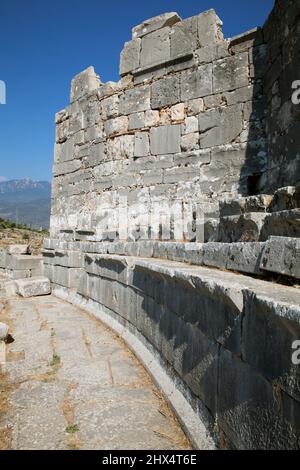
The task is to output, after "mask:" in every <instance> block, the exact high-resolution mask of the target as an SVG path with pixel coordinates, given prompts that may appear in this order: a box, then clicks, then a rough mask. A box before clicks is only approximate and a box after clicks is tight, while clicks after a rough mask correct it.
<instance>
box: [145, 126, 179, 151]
mask: <svg viewBox="0 0 300 470" xmlns="http://www.w3.org/2000/svg"><path fill="white" fill-rule="evenodd" d="M150 146H151V154H152V155H165V154H168V153H178V152H180V126H179V125H176V126H160V127H154V128H152V129H151V132H150Z"/></svg>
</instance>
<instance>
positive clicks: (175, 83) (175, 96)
mask: <svg viewBox="0 0 300 470" xmlns="http://www.w3.org/2000/svg"><path fill="white" fill-rule="evenodd" d="M178 101H180V85H179V77H178V76H170V77H165V78H162V79H161V80H157V81H156V82H154V83H153V84H152V85H151V108H152V109H155V108H163V107H164V106H171V105H172V104H175V103H178Z"/></svg>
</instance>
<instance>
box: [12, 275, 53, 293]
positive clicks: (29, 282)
mask: <svg viewBox="0 0 300 470" xmlns="http://www.w3.org/2000/svg"><path fill="white" fill-rule="evenodd" d="M16 288H17V294H19V295H20V296H21V297H35V296H37V295H48V294H50V293H51V287H50V281H49V279H48V278H46V277H32V278H30V279H19V280H18V281H16Z"/></svg>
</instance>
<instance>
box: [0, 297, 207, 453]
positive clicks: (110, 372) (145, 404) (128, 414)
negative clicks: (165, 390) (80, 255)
mask: <svg viewBox="0 0 300 470" xmlns="http://www.w3.org/2000/svg"><path fill="white" fill-rule="evenodd" d="M9 318H10V320H11V321H13V322H14V325H15V331H14V335H15V338H16V342H15V343H14V344H13V345H11V346H9V354H11V357H12V358H13V360H11V361H10V362H9V363H7V366H6V367H7V371H9V375H10V382H8V383H7V384H5V385H4V384H3V383H2V384H1V385H2V387H3V386H4V387H5V389H4V392H5V394H7V396H8V395H10V396H9V399H10V403H11V404H12V410H11V412H9V413H8V412H7V413H6V412H5V411H4V410H3V413H2V419H1V424H0V429H1V430H2V429H4V430H5V429H6V427H9V429H10V435H11V444H10V448H11V449H15V450H17V449H18V450H21V449H22V450H28V449H32V450H42V449H45V450H50V449H51V450H52V449H53V450H55V449H56V450H57V449H60V450H75V449H77V450H80V449H82V450H88V449H90V450H97V449H98V450H99V449H116V450H117V449H123V450H124V449H128V450H129V449H132V448H134V449H145V448H147V449H157V450H160V449H161V450H162V449H174V450H183V449H186V450H188V449H190V444H189V442H188V440H187V439H186V437H185V435H184V433H183V432H182V430H181V429H180V426H179V424H178V422H177V421H176V420H175V419H174V416H173V413H172V412H171V410H170V408H169V407H168V405H167V404H166V402H165V400H164V399H162V398H161V396H160V394H159V392H158V390H157V388H156V387H155V386H154V384H153V382H152V381H151V379H150V378H149V375H148V374H147V373H146V372H145V370H144V369H143V368H142V367H141V365H140V363H139V361H138V360H137V359H136V358H135V357H134V356H133V354H132V353H131V352H130V351H129V349H128V348H127V347H126V346H125V345H124V342H123V341H122V340H120V339H118V337H117V336H116V335H115V334H114V333H113V332H112V331H111V330H110V329H108V328H107V327H106V326H105V325H104V324H103V323H101V322H99V321H97V320H95V319H94V318H92V316H91V315H89V314H87V313H85V312H83V310H81V309H79V308H76V307H73V306H71V305H69V304H67V303H66V302H63V301H61V300H58V299H57V298H55V297H52V296H49V297H46V298H34V299H30V300H14V301H12V303H11V306H10V309H9ZM74 351H76V354H74ZM18 356H19V357H22V359H21V360H20V359H19V360H18ZM17 379H18V380H20V379H21V383H19V382H18V384H17V385H16V383H15V381H16V380H17ZM12 383H14V386H13V387H12V386H11V385H12ZM9 387H10V388H9ZM10 390H11V393H10ZM186 411H188V410H187V408H186ZM190 415H191V412H190ZM137 428H138V432H137V431H136V429H137ZM205 442H207V445H208V439H204V436H203V444H204V443H205Z"/></svg>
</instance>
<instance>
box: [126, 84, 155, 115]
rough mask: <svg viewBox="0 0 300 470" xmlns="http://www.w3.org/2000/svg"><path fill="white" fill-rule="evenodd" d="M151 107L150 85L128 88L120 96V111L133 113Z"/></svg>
mask: <svg viewBox="0 0 300 470" xmlns="http://www.w3.org/2000/svg"><path fill="white" fill-rule="evenodd" d="M148 109H150V90H149V87H146V86H139V87H136V88H132V89H129V90H126V91H125V93H124V94H123V95H121V97H120V113H121V114H126V115H127V114H131V113H132V112H139V111H146V110H148Z"/></svg>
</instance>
